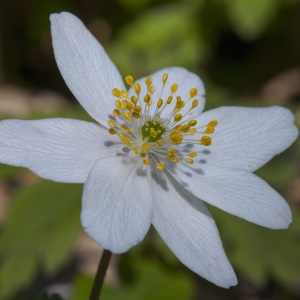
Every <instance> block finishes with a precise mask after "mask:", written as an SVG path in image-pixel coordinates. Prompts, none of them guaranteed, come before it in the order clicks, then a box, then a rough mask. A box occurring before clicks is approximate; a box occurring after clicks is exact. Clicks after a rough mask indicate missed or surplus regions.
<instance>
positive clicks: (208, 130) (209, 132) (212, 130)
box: [203, 126, 215, 134]
mask: <svg viewBox="0 0 300 300" xmlns="http://www.w3.org/2000/svg"><path fill="white" fill-rule="evenodd" d="M214 132H215V128H214V127H212V126H209V127H207V128H206V129H205V131H204V132H203V133H206V134H212V133H214Z"/></svg>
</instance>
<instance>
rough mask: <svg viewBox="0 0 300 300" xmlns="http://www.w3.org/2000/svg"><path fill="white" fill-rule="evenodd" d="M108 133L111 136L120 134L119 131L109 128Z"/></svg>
mask: <svg viewBox="0 0 300 300" xmlns="http://www.w3.org/2000/svg"><path fill="white" fill-rule="evenodd" d="M108 132H109V133H110V134H117V133H118V132H117V130H116V129H114V128H109V129H108Z"/></svg>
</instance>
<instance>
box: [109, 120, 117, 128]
mask: <svg viewBox="0 0 300 300" xmlns="http://www.w3.org/2000/svg"><path fill="white" fill-rule="evenodd" d="M108 125H109V126H111V127H117V124H116V122H115V121H114V120H109V121H108Z"/></svg>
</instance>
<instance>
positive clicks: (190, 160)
mask: <svg viewBox="0 0 300 300" xmlns="http://www.w3.org/2000/svg"><path fill="white" fill-rule="evenodd" d="M185 161H186V162H187V163H188V164H191V165H192V164H193V163H194V160H193V159H191V158H189V157H188V158H187V159H186V160H185Z"/></svg>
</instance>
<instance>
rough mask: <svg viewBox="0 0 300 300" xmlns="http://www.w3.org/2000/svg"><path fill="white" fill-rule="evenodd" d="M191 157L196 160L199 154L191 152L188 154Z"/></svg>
mask: <svg viewBox="0 0 300 300" xmlns="http://www.w3.org/2000/svg"><path fill="white" fill-rule="evenodd" d="M188 156H189V157H191V158H194V157H196V156H197V152H191V153H189V154H188Z"/></svg>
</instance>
